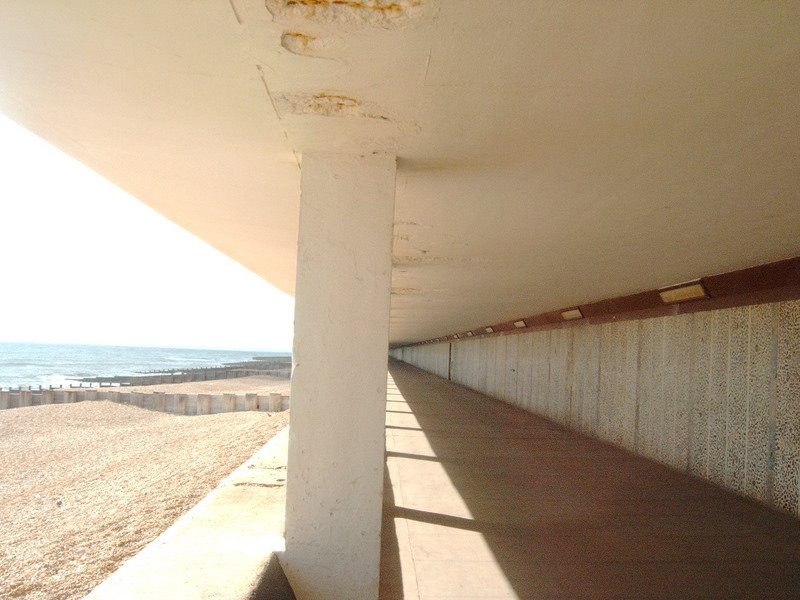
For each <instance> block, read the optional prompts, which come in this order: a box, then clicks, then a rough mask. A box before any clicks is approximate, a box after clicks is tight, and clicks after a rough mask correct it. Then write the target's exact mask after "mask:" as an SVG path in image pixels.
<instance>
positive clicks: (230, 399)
mask: <svg viewBox="0 0 800 600" xmlns="http://www.w3.org/2000/svg"><path fill="white" fill-rule="evenodd" d="M235 410H236V394H223V395H222V412H233V411H235Z"/></svg>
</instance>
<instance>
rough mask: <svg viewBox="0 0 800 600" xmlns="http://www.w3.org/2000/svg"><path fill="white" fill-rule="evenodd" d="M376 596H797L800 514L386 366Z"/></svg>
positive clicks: (424, 375)
mask: <svg viewBox="0 0 800 600" xmlns="http://www.w3.org/2000/svg"><path fill="white" fill-rule="evenodd" d="M386 450H387V452H386V470H387V474H386V489H385V495H384V525H383V549H382V557H381V598H382V599H383V600H389V599H395V598H421V599H424V600H433V599H439V598H450V599H453V598H462V599H463V598H481V599H491V598H543V599H551V598H565V599H567V598H569V599H579V598H597V599H603V600H606V599H615V598H631V599H633V598H635V599H637V600H642V599H647V598H800V521H798V520H796V519H795V518H793V517H791V516H789V515H784V514H782V513H778V512H776V511H773V510H771V509H768V508H766V507H763V506H760V505H759V504H757V503H755V502H753V501H750V500H748V499H745V498H742V497H739V496H736V495H734V494H732V493H730V492H727V491H725V490H722V489H720V488H718V487H715V486H713V485H711V484H710V483H707V482H705V481H701V480H699V479H695V478H692V477H689V476H686V475H683V474H680V473H678V472H675V471H672V470H670V469H668V468H666V467H664V466H661V465H659V464H657V463H654V462H652V461H649V460H645V459H642V458H638V457H636V456H634V455H633V454H631V453H629V452H626V451H624V450H620V449H618V448H615V447H613V446H610V445H607V444H604V443H602V442H599V441H597V440H594V439H592V438H589V437H586V436H582V435H580V434H577V433H573V432H571V431H569V430H567V429H564V428H562V427H559V426H557V425H555V424H554V423H552V422H550V421H547V420H545V419H543V418H540V417H537V416H535V415H532V414H530V413H527V412H525V411H522V410H519V409H517V408H514V407H512V406H510V405H507V404H505V403H503V402H500V401H497V400H493V399H492V398H489V397H488V396H484V395H483V394H479V393H477V392H473V391H471V390H468V389H466V388H464V387H462V386H459V385H456V384H453V383H450V382H449V381H447V380H445V379H442V378H440V377H436V376H434V375H429V374H427V373H425V372H423V371H420V370H419V369H416V368H414V367H411V366H408V365H405V364H401V363H393V364H391V365H390V378H389V391H388V398H387V414H386Z"/></svg>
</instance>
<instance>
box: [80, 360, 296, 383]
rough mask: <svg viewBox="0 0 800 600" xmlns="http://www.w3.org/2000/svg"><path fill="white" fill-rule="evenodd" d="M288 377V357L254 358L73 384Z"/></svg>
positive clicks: (107, 377)
mask: <svg viewBox="0 0 800 600" xmlns="http://www.w3.org/2000/svg"><path fill="white" fill-rule="evenodd" d="M291 374H292V358H291V357H290V356H275V357H256V358H254V359H253V360H249V361H244V362H236V363H230V364H226V365H222V366H219V367H198V368H194V369H173V370H161V371H149V372H146V373H142V374H138V375H114V376H101V377H81V378H80V379H76V381H78V382H81V383H88V384H97V385H98V386H99V387H109V386H140V385H162V384H165V383H190V382H193V381H212V380H216V379H235V378H239V377H251V376H254V375H260V376H269V377H278V378H283V379H288V378H289V377H291Z"/></svg>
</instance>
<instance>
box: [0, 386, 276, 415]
mask: <svg viewBox="0 0 800 600" xmlns="http://www.w3.org/2000/svg"><path fill="white" fill-rule="evenodd" d="M98 400H108V401H110V402H116V403H118V404H127V405H130V406H138V407H140V408H145V409H149V410H157V411H159V412H165V413H170V414H173V415H213V414H218V413H226V412H239V411H247V410H258V411H265V412H280V411H283V410H287V409H288V408H289V403H290V396H289V394H281V393H276V392H271V393H269V394H255V393H251V394H167V393H164V392H123V391H117V390H108V389H105V390H102V389H98V388H83V389H54V390H20V391H0V410H4V409H11V408H24V407H28V406H42V405H45V404H74V403H75V402H93V401H98Z"/></svg>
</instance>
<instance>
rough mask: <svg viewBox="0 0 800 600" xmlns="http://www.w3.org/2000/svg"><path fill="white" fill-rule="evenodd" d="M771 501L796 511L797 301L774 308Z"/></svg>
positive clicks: (799, 443) (799, 427)
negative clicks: (774, 375)
mask: <svg viewBox="0 0 800 600" xmlns="http://www.w3.org/2000/svg"><path fill="white" fill-rule="evenodd" d="M777 346H778V355H777V361H776V362H777V373H778V381H777V395H776V400H777V402H776V412H775V434H776V440H775V442H776V443H775V487H774V496H775V503H776V504H777V505H778V506H780V507H781V508H784V509H786V510H790V511H793V512H798V484H800V479H798V464H799V459H800V456H798V453H800V302H793V303H785V304H781V305H780V306H779V307H778V344H777Z"/></svg>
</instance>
